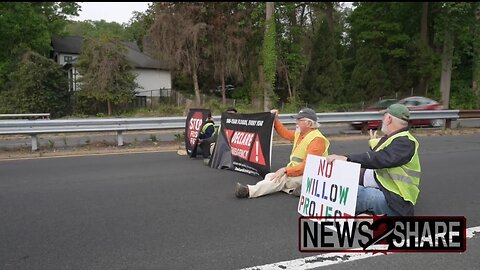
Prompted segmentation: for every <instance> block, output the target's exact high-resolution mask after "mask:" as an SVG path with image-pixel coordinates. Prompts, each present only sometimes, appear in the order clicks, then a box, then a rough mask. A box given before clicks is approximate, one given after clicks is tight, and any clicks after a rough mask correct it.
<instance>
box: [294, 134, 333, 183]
mask: <svg viewBox="0 0 480 270" xmlns="http://www.w3.org/2000/svg"><path fill="white" fill-rule="evenodd" d="M323 152H325V140H324V139H323V138H315V139H313V140H312V142H310V144H309V145H308V147H307V155H308V154H311V155H316V156H321V155H323ZM306 159H307V157H306V156H305V159H304V160H303V162H302V163H300V164H298V165H296V166H292V167H285V171H286V173H287V176H300V175H303V170H304V169H305V162H306V161H307V160H306Z"/></svg>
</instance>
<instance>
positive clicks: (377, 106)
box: [351, 98, 398, 129]
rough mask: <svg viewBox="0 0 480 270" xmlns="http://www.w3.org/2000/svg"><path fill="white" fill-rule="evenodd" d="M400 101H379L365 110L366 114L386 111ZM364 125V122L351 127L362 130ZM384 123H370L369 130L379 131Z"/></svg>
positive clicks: (354, 123) (355, 123)
mask: <svg viewBox="0 0 480 270" xmlns="http://www.w3.org/2000/svg"><path fill="white" fill-rule="evenodd" d="M397 102H398V100H396V99H393V98H392V99H382V100H380V101H377V102H376V103H375V104H373V105H372V106H370V107H367V108H366V109H365V111H366V112H376V111H381V110H385V109H386V108H388V106H390V105H392V104H394V103H397ZM362 124H363V122H352V123H351V125H352V127H353V128H355V129H362ZM381 125H382V121H368V129H377V128H378V127H381Z"/></svg>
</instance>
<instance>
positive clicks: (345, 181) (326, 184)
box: [297, 155, 360, 217]
mask: <svg viewBox="0 0 480 270" xmlns="http://www.w3.org/2000/svg"><path fill="white" fill-rule="evenodd" d="M359 175H360V164H358V163H353V162H347V161H341V160H335V161H334V162H333V163H331V164H327V160H326V158H324V157H320V156H314V155H308V156H307V161H306V163H305V170H304V172H303V179H302V194H301V195H300V199H299V201H298V208H297V210H298V213H300V214H301V215H302V216H324V217H325V216H332V217H340V216H355V206H356V204H357V192H358V177H359Z"/></svg>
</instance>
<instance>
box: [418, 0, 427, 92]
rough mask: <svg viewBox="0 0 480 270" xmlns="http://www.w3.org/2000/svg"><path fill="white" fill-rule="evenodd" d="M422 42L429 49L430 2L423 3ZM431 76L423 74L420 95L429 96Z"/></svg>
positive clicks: (419, 86)
mask: <svg viewBox="0 0 480 270" xmlns="http://www.w3.org/2000/svg"><path fill="white" fill-rule="evenodd" d="M420 41H421V44H422V45H421V46H424V48H428V47H429V43H428V2H423V3H422V19H421V21H420ZM428 77H429V76H428V75H426V74H422V75H421V77H420V82H419V85H418V88H419V93H425V96H427V94H428V84H429V78H428Z"/></svg>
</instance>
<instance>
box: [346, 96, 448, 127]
mask: <svg viewBox="0 0 480 270" xmlns="http://www.w3.org/2000/svg"><path fill="white" fill-rule="evenodd" d="M396 102H397V101H396V100H395V99H384V100H380V101H379V102H377V103H375V104H374V105H372V106H371V107H368V108H367V109H366V110H365V111H381V110H384V109H386V108H387V107H388V106H390V105H391V104H393V103H396ZM398 103H400V104H403V105H405V106H407V107H408V109H409V110H410V111H427V110H443V106H442V104H440V103H438V102H436V101H435V100H432V99H429V98H426V97H420V96H414V97H408V98H404V99H402V100H400V101H398ZM441 125H442V120H441V119H436V120H412V126H434V127H439V126H441ZM352 126H353V127H354V128H355V129H362V122H353V123H352ZM381 126H382V121H368V129H377V128H379V127H381Z"/></svg>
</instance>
